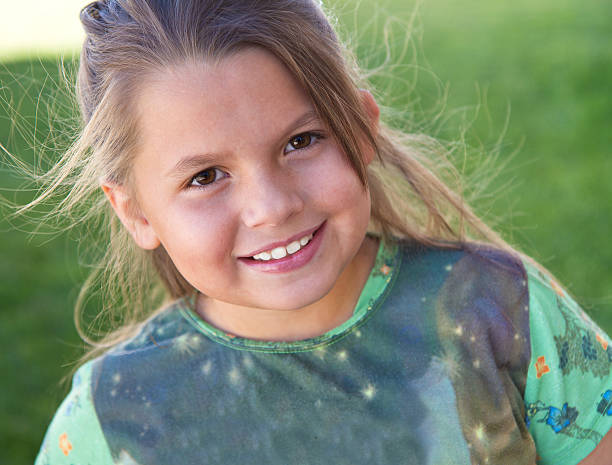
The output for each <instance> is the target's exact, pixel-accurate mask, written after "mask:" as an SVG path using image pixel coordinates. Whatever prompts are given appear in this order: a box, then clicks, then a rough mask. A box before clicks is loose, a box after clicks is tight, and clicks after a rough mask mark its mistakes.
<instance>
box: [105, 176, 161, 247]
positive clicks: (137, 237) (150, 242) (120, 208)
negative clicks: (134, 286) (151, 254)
mask: <svg viewBox="0 0 612 465" xmlns="http://www.w3.org/2000/svg"><path fill="white" fill-rule="evenodd" d="M100 185H101V187H102V190H103V191H104V194H105V195H106V198H107V199H108V201H109V202H110V204H111V205H112V207H113V210H115V213H116V214H117V216H118V217H119V219H120V220H121V223H122V224H123V226H125V228H126V229H127V230H128V232H129V233H130V234H131V236H132V238H133V239H134V242H136V245H138V247H140V248H142V249H146V250H153V249H156V248H157V247H158V246H159V245H160V241H159V238H158V237H157V234H156V233H155V231H154V230H153V227H152V226H151V225H150V224H149V222H148V221H147V219H146V218H145V217H144V215H143V214H142V213H141V212H140V209H139V208H138V206H137V205H136V202H135V200H134V199H133V198H132V196H131V195H130V194H129V193H128V191H127V189H126V188H125V187H124V186H122V185H119V184H115V183H109V182H105V181H103V182H101V183H100Z"/></svg>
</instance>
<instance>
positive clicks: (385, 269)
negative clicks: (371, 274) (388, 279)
mask: <svg viewBox="0 0 612 465" xmlns="http://www.w3.org/2000/svg"><path fill="white" fill-rule="evenodd" d="M390 271H391V267H390V266H389V265H383V266H381V267H380V272H381V273H382V274H384V275H385V276H387V275H388V274H389V272H390Z"/></svg>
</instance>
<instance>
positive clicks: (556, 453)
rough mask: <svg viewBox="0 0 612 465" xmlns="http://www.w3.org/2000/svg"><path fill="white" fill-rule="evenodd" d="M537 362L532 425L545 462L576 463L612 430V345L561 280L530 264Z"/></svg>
mask: <svg viewBox="0 0 612 465" xmlns="http://www.w3.org/2000/svg"><path fill="white" fill-rule="evenodd" d="M526 268H527V272H528V282H529V296H530V298H529V309H530V311H529V313H530V326H531V347H532V358H531V363H530V365H529V372H528V375H527V387H526V390H525V406H526V417H525V418H526V423H527V425H528V427H529V432H530V433H531V435H532V437H533V438H534V441H535V443H536V447H537V449H538V453H539V455H540V456H541V457H542V461H541V463H555V464H565V463H567V464H574V463H577V462H578V461H579V460H581V459H583V458H584V457H586V456H587V455H588V454H589V453H590V452H591V451H592V450H593V449H594V448H595V446H596V445H597V444H598V443H600V442H601V441H602V438H603V437H604V436H605V435H606V433H607V432H608V431H609V430H610V428H611V427H612V344H611V341H610V339H609V337H608V335H606V333H605V332H604V331H603V330H602V329H601V328H600V327H599V326H597V324H596V323H595V322H594V321H593V320H592V319H591V318H590V317H589V316H588V315H587V314H586V313H585V312H584V311H583V310H582V309H581V308H580V306H579V305H578V304H577V303H576V302H575V300H574V299H573V298H572V297H571V296H570V295H569V293H568V292H567V291H566V290H565V289H564V288H563V287H561V286H560V285H559V284H558V283H557V281H556V280H555V279H554V278H553V277H552V276H550V275H549V274H547V273H546V272H544V271H542V270H541V269H539V268H538V267H537V266H535V265H534V264H531V263H527V264H526Z"/></svg>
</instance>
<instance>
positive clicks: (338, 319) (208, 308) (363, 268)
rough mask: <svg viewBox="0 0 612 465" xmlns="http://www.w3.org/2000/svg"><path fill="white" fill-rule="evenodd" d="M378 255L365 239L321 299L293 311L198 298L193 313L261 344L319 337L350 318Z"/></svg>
mask: <svg viewBox="0 0 612 465" xmlns="http://www.w3.org/2000/svg"><path fill="white" fill-rule="evenodd" d="M377 251H378V240H377V239H375V238H372V237H370V236H366V238H365V239H364V241H363V243H362V245H361V247H360V249H359V251H358V252H357V254H356V255H355V257H354V258H353V260H352V261H351V262H350V263H349V265H348V266H346V268H345V269H344V270H343V271H342V273H341V274H340V276H339V277H338V279H337V281H336V283H335V284H334V287H333V288H332V289H331V291H330V292H328V293H327V294H326V295H325V296H324V297H323V298H321V299H319V300H318V301H316V302H314V303H312V304H310V305H307V306H305V307H302V308H299V309H296V310H269V309H259V308H257V309H254V308H249V307H243V306H240V305H234V304H230V303H227V302H219V301H216V300H213V299H209V298H206V297H205V296H203V295H200V296H198V302H197V312H198V314H199V315H200V316H201V317H202V318H203V319H204V320H205V321H207V322H208V323H210V324H211V325H213V326H214V327H216V328H218V329H220V330H222V331H224V332H227V333H230V334H234V335H236V336H240V337H244V338H248V339H254V340H265V341H285V342H287V341H298V340H302V339H309V338H313V337H316V336H320V335H321V334H324V333H326V332H328V331H330V330H331V329H333V328H335V327H337V326H339V325H341V324H342V323H344V322H345V321H346V320H348V319H349V318H350V317H351V316H352V315H353V311H354V309H355V306H356V304H357V301H358V300H359V296H360V295H361V291H362V290H363V287H364V286H365V283H366V281H367V280H368V276H369V274H370V271H371V270H372V267H373V266H374V261H375V259H376V253H377Z"/></svg>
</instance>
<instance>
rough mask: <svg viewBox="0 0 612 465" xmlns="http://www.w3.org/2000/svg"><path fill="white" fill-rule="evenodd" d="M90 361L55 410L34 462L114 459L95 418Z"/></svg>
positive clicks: (104, 461)
mask: <svg viewBox="0 0 612 465" xmlns="http://www.w3.org/2000/svg"><path fill="white" fill-rule="evenodd" d="M92 367H93V362H89V363H86V364H85V365H83V366H82V367H81V368H79V370H78V371H77V372H76V374H75V375H74V377H73V382H72V389H71V391H70V393H69V394H68V396H67V397H66V399H64V401H63V402H62V404H61V405H60V407H59V409H58V410H57V412H56V413H55V416H54V417H53V420H52V422H51V424H50V425H49V428H48V429H47V433H46V434H45V438H44V441H43V444H42V447H41V449H40V452H39V454H38V457H37V458H36V462H35V464H36V465H47V464H54V465H55V464H72V463H96V464H100V465H105V464H112V463H114V462H113V460H112V458H111V455H110V451H109V449H108V445H107V443H106V439H105V437H104V434H103V433H102V429H101V427H100V423H99V421H98V418H97V415H96V410H95V407H94V405H93V399H92V393H91V371H92Z"/></svg>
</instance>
